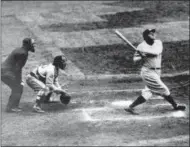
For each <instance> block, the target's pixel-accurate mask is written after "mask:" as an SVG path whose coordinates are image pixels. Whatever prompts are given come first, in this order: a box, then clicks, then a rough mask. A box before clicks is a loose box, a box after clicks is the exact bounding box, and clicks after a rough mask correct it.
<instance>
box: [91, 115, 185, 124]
mask: <svg viewBox="0 0 190 148" xmlns="http://www.w3.org/2000/svg"><path fill="white" fill-rule="evenodd" d="M110 117H111V114H110ZM171 117H173V118H182V117H186V115H180V116H175V113H171V114H166V115H151V116H139V115H127V114H126V116H125V117H120V118H109V117H108V118H101V119H100V118H99V119H98V118H93V120H92V121H94V122H102V121H132V120H138V121H145V120H155V119H161V118H171Z"/></svg>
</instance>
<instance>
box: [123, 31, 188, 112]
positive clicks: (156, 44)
mask: <svg viewBox="0 0 190 148" xmlns="http://www.w3.org/2000/svg"><path fill="white" fill-rule="evenodd" d="M155 32H156V30H155V29H146V30H145V31H144V32H143V38H144V41H143V42H142V43H140V44H139V45H138V47H137V51H136V52H135V54H134V58H133V60H134V62H137V61H139V60H143V63H144V64H143V66H142V68H141V77H142V79H143V82H144V83H145V85H146V86H145V88H144V89H143V90H142V93H141V95H140V96H139V97H138V98H137V99H136V100H135V101H134V102H133V103H132V104H131V105H130V106H129V107H128V108H126V109H125V111H127V112H130V113H132V114H137V113H135V111H134V107H136V106H137V105H140V104H142V103H144V102H146V100H147V99H149V98H151V96H152V93H155V94H157V95H161V96H163V97H164V98H165V100H167V101H168V102H169V103H170V104H171V105H172V106H173V108H174V110H185V108H186V107H185V106H184V105H177V103H176V102H175V101H174V99H173V98H172V96H171V94H170V91H169V89H168V87H167V86H166V85H165V84H164V83H163V82H162V80H161V78H160V75H161V60H162V50H163V45H162V42H161V41H160V40H158V39H156V33H155ZM139 52H140V53H139Z"/></svg>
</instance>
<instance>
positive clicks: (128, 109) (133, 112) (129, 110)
mask: <svg viewBox="0 0 190 148" xmlns="http://www.w3.org/2000/svg"><path fill="white" fill-rule="evenodd" d="M124 110H125V111H126V112H129V113H131V114H133V115H139V113H137V112H135V111H134V108H131V107H128V108H125V109H124Z"/></svg>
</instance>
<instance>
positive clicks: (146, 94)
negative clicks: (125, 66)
mask: <svg viewBox="0 0 190 148" xmlns="http://www.w3.org/2000/svg"><path fill="white" fill-rule="evenodd" d="M141 95H142V96H143V97H144V98H145V99H146V100H149V99H150V98H151V97H152V93H151V91H149V90H142V92H141Z"/></svg>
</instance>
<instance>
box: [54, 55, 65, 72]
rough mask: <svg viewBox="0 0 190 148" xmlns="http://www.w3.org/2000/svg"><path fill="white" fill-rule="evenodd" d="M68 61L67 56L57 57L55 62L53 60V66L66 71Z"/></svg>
mask: <svg viewBox="0 0 190 148" xmlns="http://www.w3.org/2000/svg"><path fill="white" fill-rule="evenodd" d="M66 61H67V59H66V57H65V56H63V55H60V56H56V57H55V58H54V60H53V65H54V66H55V67H58V68H60V69H62V70H64V69H65V67H66Z"/></svg>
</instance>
